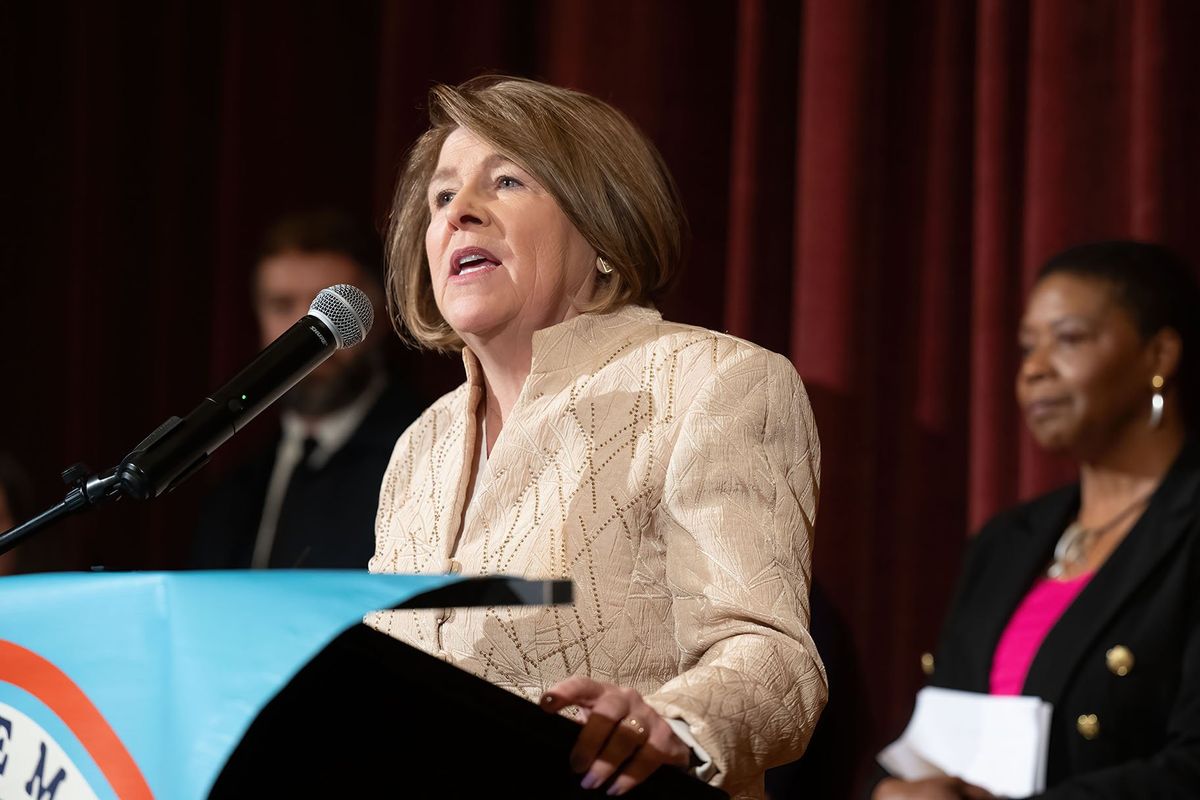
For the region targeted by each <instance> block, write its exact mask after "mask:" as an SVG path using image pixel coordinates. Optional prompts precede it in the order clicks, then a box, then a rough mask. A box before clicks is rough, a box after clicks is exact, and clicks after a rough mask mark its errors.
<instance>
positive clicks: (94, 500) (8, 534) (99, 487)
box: [0, 464, 123, 555]
mask: <svg viewBox="0 0 1200 800" xmlns="http://www.w3.org/2000/svg"><path fill="white" fill-rule="evenodd" d="M62 477H63V482H64V483H66V484H67V486H70V487H71V489H70V490H69V491H68V492H67V496H66V497H65V498H63V501H62V502H61V503H58V504H56V505H54V506H52V507H50V508H48V509H46V510H45V511H43V512H42V513H41V514H38V515H37V516H36V517H34V518H33V519H31V520H29V521H27V522H23V523H21V524H20V525H18V526H16V527H15V528H12V529H10V530H7V531H5V532H4V533H0V555H3V554H4V553H7V552H8V551H9V550H11V549H13V548H14V547H16V546H17V544H18V543H19V542H20V541H21V540H22V539H24V538H25V537H26V536H29V535H30V534H32V533H34V532H36V531H39V530H41V529H42V528H44V527H46V526H47V525H49V524H50V523H52V522H54V521H55V520H58V519H60V518H61V517H65V516H67V515H68V514H75V513H77V512H80V511H85V510H87V509H90V508H93V507H95V506H98V505H100V504H102V503H107V502H110V501H112V500H118V499H120V496H121V490H122V488H123V487H122V486H121V479H120V478H119V477H118V476H117V470H116V469H115V468H113V469H110V470H108V471H107V472H105V473H104V474H102V475H101V474H95V473H93V472H92V471H91V470H90V469H88V467H87V465H86V464H74V465H72V466H70V467H67V468H66V469H65V470H63V474H62Z"/></svg>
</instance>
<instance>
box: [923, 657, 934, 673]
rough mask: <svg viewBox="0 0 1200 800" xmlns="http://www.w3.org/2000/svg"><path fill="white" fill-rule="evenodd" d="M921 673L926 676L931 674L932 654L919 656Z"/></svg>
mask: <svg viewBox="0 0 1200 800" xmlns="http://www.w3.org/2000/svg"><path fill="white" fill-rule="evenodd" d="M921 672H924V673H925V675H926V676H930V675H932V674H933V653H922V654H921Z"/></svg>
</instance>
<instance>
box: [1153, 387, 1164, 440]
mask: <svg viewBox="0 0 1200 800" xmlns="http://www.w3.org/2000/svg"><path fill="white" fill-rule="evenodd" d="M1163 383H1164V381H1163V376H1162V375H1155V376H1154V377H1153V378H1151V379H1150V387H1151V388H1152V389H1154V394H1152V395H1150V427H1151V428H1157V427H1158V426H1159V425H1161V424H1162V415H1163V396H1162V390H1163Z"/></svg>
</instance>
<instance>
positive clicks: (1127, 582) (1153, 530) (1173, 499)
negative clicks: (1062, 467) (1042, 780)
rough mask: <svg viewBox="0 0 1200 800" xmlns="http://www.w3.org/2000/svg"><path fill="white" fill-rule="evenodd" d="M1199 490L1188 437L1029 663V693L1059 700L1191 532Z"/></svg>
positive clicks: (1194, 450) (1198, 460)
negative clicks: (1109, 629) (1091, 651)
mask: <svg viewBox="0 0 1200 800" xmlns="http://www.w3.org/2000/svg"><path fill="white" fill-rule="evenodd" d="M1198 495H1200V447H1197V446H1196V444H1195V443H1192V442H1189V443H1187V444H1185V445H1184V448H1183V450H1182V451H1181V452H1180V454H1179V457H1178V458H1177V459H1176V460H1175V463H1174V464H1173V465H1172V466H1171V469H1170V470H1169V471H1168V472H1167V474H1166V476H1165V477H1164V478H1163V481H1162V483H1161V484H1159V487H1158V489H1156V490H1155V492H1154V494H1153V495H1152V496H1151V498H1150V505H1149V506H1148V507H1147V508H1146V511H1145V512H1144V513H1143V514H1142V516H1141V518H1140V519H1138V521H1137V522H1136V523H1135V524H1134V526H1133V528H1132V529H1131V530H1130V531H1129V533H1128V535H1126V537H1125V539H1124V540H1123V541H1122V542H1121V543H1120V544H1119V545H1118V546H1117V548H1116V550H1114V551H1113V553H1112V555H1111V556H1109V558H1108V560H1107V561H1106V562H1105V563H1104V565H1103V566H1101V567H1100V569H1099V570H1098V571H1097V572H1096V575H1095V577H1093V578H1092V580H1091V581H1090V582H1089V583H1088V585H1087V586H1086V587H1085V588H1084V590H1083V591H1082V592H1080V594H1079V597H1078V598H1076V600H1075V602H1074V603H1072V604H1071V606H1070V607H1069V608H1068V609H1067V610H1066V612H1064V613H1063V615H1062V617H1061V618H1060V619H1059V621H1058V623H1057V624H1056V625H1055V626H1054V627H1053V628H1052V629H1051V630H1050V633H1049V634H1047V635H1046V639H1045V640H1044V641H1043V642H1042V646H1041V648H1040V649H1039V650H1038V653H1037V656H1036V657H1035V658H1034V660H1033V663H1032V664H1031V665H1030V667H1029V674H1028V675H1027V676H1026V679H1025V687H1024V690H1023V691H1024V693H1025V694H1029V695H1036V696H1038V697H1041V698H1043V699H1045V700H1048V701H1050V702H1051V703H1057V702H1058V700H1059V697H1060V695H1061V694H1062V691H1063V688H1064V687H1065V685H1066V683H1067V680H1068V679H1069V678H1070V676H1071V674H1072V672H1074V670H1075V668H1076V666H1077V665H1078V663H1079V661H1080V660H1081V659H1082V658H1083V657H1084V655H1085V652H1086V651H1087V650H1088V647H1089V645H1091V644H1092V643H1093V642H1094V640H1095V639H1096V638H1097V637H1098V636H1100V635H1101V633H1102V632H1103V630H1104V629H1105V628H1106V627H1107V626H1108V625H1109V623H1110V621H1111V620H1112V618H1113V617H1114V616H1115V615H1116V614H1117V612H1118V611H1119V610H1120V608H1121V607H1122V606H1123V605H1124V604H1125V603H1126V601H1127V600H1128V599H1129V597H1130V595H1132V594H1133V593H1134V592H1135V591H1136V590H1137V589H1138V588H1139V587H1140V586H1141V585H1142V584H1144V583H1145V582H1146V580H1148V579H1150V578H1151V576H1152V573H1153V572H1154V570H1155V569H1156V568H1157V567H1158V565H1159V564H1160V563H1162V561H1163V560H1164V559H1166V558H1167V557H1168V556H1169V555H1170V554H1171V552H1172V551H1173V550H1175V549H1176V547H1177V546H1178V545H1179V544H1180V541H1181V540H1182V539H1183V538H1184V536H1185V534H1187V532H1188V530H1189V529H1190V528H1191V523H1192V522H1193V520H1194V517H1195V514H1196V507H1197V506H1196V503H1197V499H1198ZM1076 497H1078V495H1077V492H1076ZM1077 503H1078V501H1077V500H1076V504H1077ZM1032 577H1033V576H1032V575H1031V576H1030V582H1031V581H1032Z"/></svg>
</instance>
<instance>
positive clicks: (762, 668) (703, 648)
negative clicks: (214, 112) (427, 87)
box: [367, 77, 826, 797]
mask: <svg viewBox="0 0 1200 800" xmlns="http://www.w3.org/2000/svg"><path fill="white" fill-rule="evenodd" d="M430 122H431V125H430V128H429V130H428V131H426V133H425V134H424V135H422V136H421V138H420V139H419V140H418V141H417V143H416V144H415V145H414V147H413V149H412V151H411V152H410V154H409V157H408V161H407V164H406V166H405V168H404V171H403V173H402V176H401V178H400V182H399V185H398V187H397V190H396V196H395V201H394V206H393V210H392V220H391V228H390V231H389V235H388V247H389V262H390V265H389V268H390V280H389V299H390V305H391V309H392V311H393V315H394V317H396V318H398V321H399V322H401V323H403V326H404V328H405V329H406V332H405V333H404V334H402V335H407V336H408V337H410V338H411V340H413V341H415V342H416V343H417V344H419V345H421V346H424V347H427V348H431V349H435V350H441V351H461V353H462V358H463V364H464V367H465V369H466V382H465V383H464V384H463V385H461V386H460V387H459V388H457V389H455V390H454V391H452V392H450V393H449V394H447V395H446V396H444V397H442V398H441V399H440V400H438V401H437V402H436V403H434V405H433V406H432V407H430V408H429V409H428V410H427V411H426V412H425V413H424V414H423V415H422V416H421V417H420V419H418V420H417V422H415V423H414V424H413V425H412V427H410V428H409V429H408V430H407V431H406V432H405V433H404V435H403V436H401V437H400V440H399V441H398V442H397V444H396V449H395V452H394V454H393V457H392V460H391V464H390V466H389V467H388V469H387V472H386V474H385V476H384V480H383V485H382V491H381V495H380V506H379V515H378V519H377V522H376V537H377V544H376V550H375V555H374V557H373V558H372V559H371V562H370V569H371V570H372V571H375V572H395V573H447V572H451V573H456V572H462V573H463V574H471V575H489V574H508V575H519V576H523V577H527V578H569V579H570V580H572V581H573V582H574V585H575V600H574V603H573V604H572V605H570V606H560V607H548V608H538V609H529V610H526V609H509V608H487V609H467V610H463V609H460V610H457V611H453V612H450V613H447V614H438V613H436V612H431V611H390V612H379V613H376V614H373V615H371V616H369V617H368V619H367V621H368V623H369V624H370V625H372V626H373V627H375V628H377V629H378V630H381V631H383V632H385V633H388V634H391V635H393V636H396V637H398V638H400V639H403V640H404V641H406V642H407V643H409V644H412V645H414V646H417V647H419V648H421V649H423V650H426V651H428V652H430V653H433V654H435V655H437V656H439V657H441V658H443V659H445V660H447V661H449V662H450V663H452V664H455V665H457V666H460V667H462V668H463V669H466V670H468V671H470V672H473V673H475V674H476V675H478V676H480V677H482V678H484V679H486V680H488V681H491V682H493V683H495V684H497V685H499V686H501V687H504V688H506V689H509V690H511V691H513V692H515V693H517V694H519V695H522V696H524V697H526V698H528V699H529V700H531V701H533V702H537V703H540V704H541V705H542V707H543V708H545V709H546V710H547V711H551V712H554V711H559V710H561V709H564V708H568V707H572V708H574V709H576V711H575V716H576V719H577V720H578V721H579V722H580V723H581V724H582V725H583V730H582V731H581V733H580V736H579V741H578V743H577V745H576V746H575V749H574V751H573V753H572V756H571V767H572V768H574V769H575V770H576V771H577V772H578V773H579V774H580V781H581V783H582V784H583V786H584V787H585V788H591V787H605V788H606V789H607V790H608V791H610V792H611V793H613V794H618V793H623V792H625V791H627V790H628V789H629V788H631V787H632V786H633V785H635V784H637V783H639V782H640V781H641V780H643V779H644V778H645V777H647V776H648V775H649V774H650V773H651V772H652V771H653V770H654V769H656V768H657V767H659V766H660V765H662V764H671V765H675V766H678V767H682V768H691V769H694V770H696V773H697V774H698V775H699V776H700V777H702V778H704V779H706V780H709V781H711V782H713V783H715V784H717V785H719V786H721V787H723V788H724V789H725V790H727V791H729V792H730V793H731V794H734V795H736V796H742V797H761V796H762V793H763V784H762V774H763V771H764V770H765V769H766V768H767V767H769V766H772V765H774V764H779V763H783V762H786V761H789V760H792V759H794V758H796V757H797V756H799V755H800V753H801V752H802V751H803V749H804V747H805V745H806V743H807V741H808V739H809V736H810V735H811V733H812V730H813V727H814V725H815V724H816V721H817V717H818V715H819V713H820V711H821V708H822V707H823V705H824V703H825V698H826V681H825V675H824V668H823V666H822V664H821V661H820V658H819V657H818V655H817V652H816V649H815V648H814V646H813V642H812V639H811V638H810V636H809V632H808V623H809V608H808V590H809V576H810V560H811V552H812V538H813V523H814V518H815V515H816V509H817V496H818V478H819V473H820V448H819V444H818V441H817V432H816V428H815V426H814V423H813V418H812V412H811V409H810V406H809V402H808V399H807V396H806V394H805V391H804V387H803V386H802V384H801V382H800V378H799V377H798V376H797V374H796V371H795V369H794V368H793V367H792V365H791V363H790V362H789V361H788V360H787V359H785V358H783V357H782V356H779V355H777V354H774V353H771V352H768V351H766V350H763V349H762V348H759V347H756V346H754V345H752V344H749V343H747V342H745V341H742V340H739V339H735V338H733V337H731V336H727V335H724V334H719V333H714V332H712V331H708V330H703V329H700V328H695V327H690V326H686V325H679V324H675V323H671V322H666V321H664V320H663V319H662V318H661V316H660V315H659V314H658V312H657V311H656V310H655V309H654V306H653V301H654V299H655V298H656V297H657V296H658V295H659V294H660V293H662V292H663V291H664V290H665V289H666V288H667V287H668V285H669V284H670V283H671V281H672V279H673V278H674V277H675V276H676V274H677V273H678V272H679V270H680V267H681V266H682V259H683V249H684V247H683V244H684V241H683V240H684V237H685V233H686V231H685V228H686V224H685V222H684V213H683V209H682V207H681V203H680V200H679V197H678V193H677V190H676V188H675V185H674V182H673V181H672V179H671V177H670V175H669V174H668V172H667V169H666V167H665V165H664V163H663V161H662V158H661V157H660V156H659V154H658V152H657V151H656V150H655V149H654V147H653V145H651V144H650V143H649V142H648V141H647V140H646V138H645V137H644V136H643V135H642V134H641V133H640V132H639V131H638V130H637V129H636V128H635V127H634V126H633V125H632V124H631V123H630V122H629V121H628V120H627V119H626V118H625V117H624V116H623V115H621V114H620V113H619V112H617V111H616V110H614V109H613V108H611V107H610V106H608V105H607V104H605V103H603V102H601V101H599V100H597V99H596V98H593V97H590V96H588V95H584V94H580V93H577V92H573V91H568V90H565V89H560V88H556V87H552V86H547V85H544V84H540V83H535V82H532V81H527V80H518V79H511V78H496V77H484V78H478V79H475V80H473V81H469V82H468V83H466V84H463V85H462V86H459V87H456V88H451V87H447V86H438V87H435V88H434V89H433V90H432V92H431V94H430ZM518 788H519V787H518Z"/></svg>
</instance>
